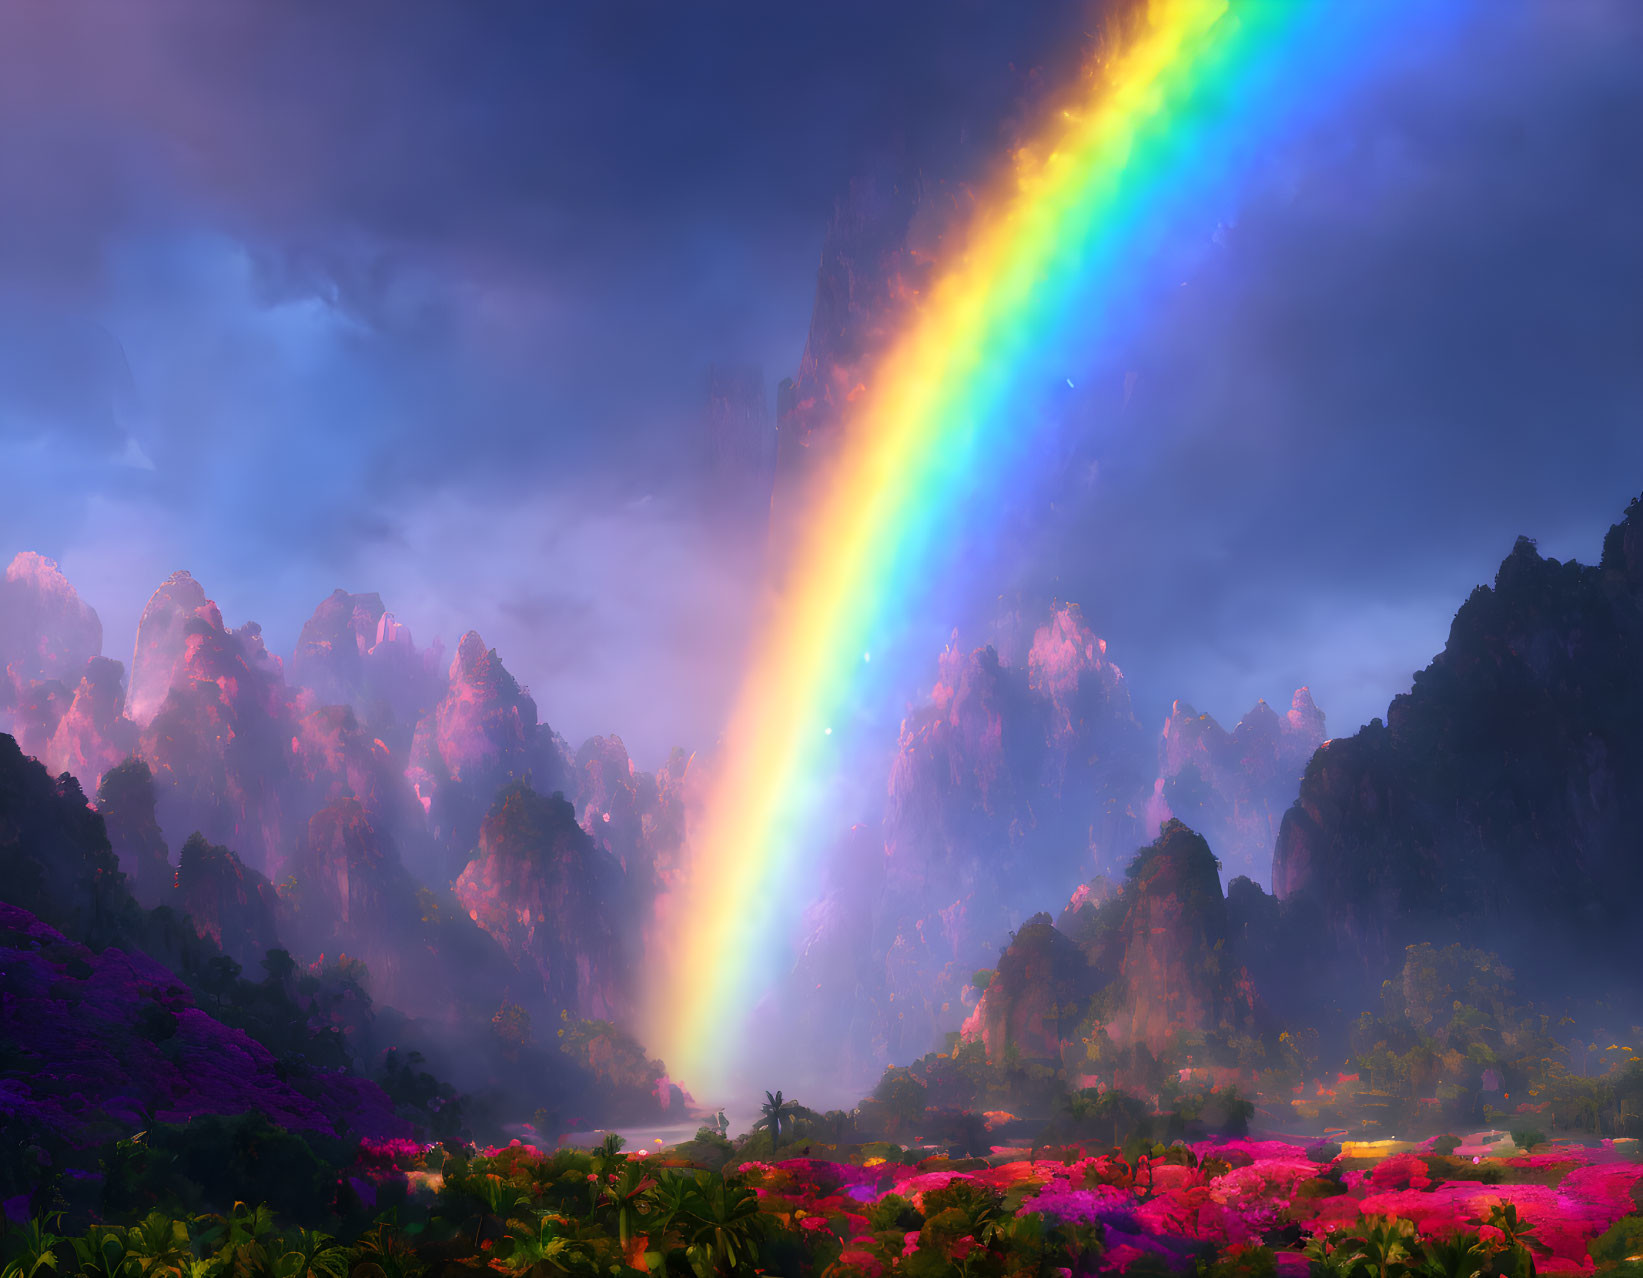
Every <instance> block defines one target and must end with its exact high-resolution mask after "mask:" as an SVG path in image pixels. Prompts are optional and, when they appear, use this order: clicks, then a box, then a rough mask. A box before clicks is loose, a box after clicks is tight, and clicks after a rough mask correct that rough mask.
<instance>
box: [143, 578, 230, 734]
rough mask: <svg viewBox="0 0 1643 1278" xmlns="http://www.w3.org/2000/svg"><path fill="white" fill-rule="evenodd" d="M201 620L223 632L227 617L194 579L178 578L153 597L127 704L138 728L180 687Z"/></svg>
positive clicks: (164, 584)
mask: <svg viewBox="0 0 1643 1278" xmlns="http://www.w3.org/2000/svg"><path fill="white" fill-rule="evenodd" d="M196 619H204V620H205V621H206V624H208V625H212V626H215V627H216V628H217V629H219V630H220V629H222V614H221V613H220V612H218V611H217V605H216V604H214V603H212V602H211V601H210V600H209V599H207V598H206V597H205V588H204V587H203V586H201V585H200V583H199V582H197V581H195V580H194V578H193V577H192V576H191V575H190V574H189V573H187V572H174V573H172V574H171V576H169V577H167V578H166V579H165V581H164V582H162V583H161V584H160V588H159V589H158V590H156V591H155V592H154V593H153V595H151V596H150V597H149V600H148V604H147V605H146V606H145V607H144V608H143V615H142V619H141V620H140V621H138V623H137V642H136V646H135V647H134V648H133V650H132V654H131V688H130V691H129V692H128V694H127V697H126V702H127V705H128V707H129V710H130V713H131V717H132V718H133V719H134V720H136V722H137V724H138V726H140V727H141V726H145V725H147V723H148V721H149V720H150V719H152V718H153V717H154V715H155V714H156V713H157V712H158V711H159V709H160V706H161V705H162V704H163V703H164V701H165V699H166V696H167V694H169V693H170V691H171V688H172V685H173V684H175V683H176V682H177V678H178V675H179V674H180V673H181V672H182V669H183V665H184V663H185V662H186V661H187V659H188V629H187V627H188V624H189V622H191V621H194V620H196Z"/></svg>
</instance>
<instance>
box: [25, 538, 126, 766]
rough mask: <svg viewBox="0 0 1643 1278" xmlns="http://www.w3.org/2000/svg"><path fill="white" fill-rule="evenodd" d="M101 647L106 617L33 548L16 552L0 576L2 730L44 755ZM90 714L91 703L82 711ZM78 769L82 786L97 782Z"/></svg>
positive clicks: (27, 749) (40, 756)
mask: <svg viewBox="0 0 1643 1278" xmlns="http://www.w3.org/2000/svg"><path fill="white" fill-rule="evenodd" d="M102 650H103V626H102V622H101V621H99V620H98V618H97V614H96V612H95V611H93V610H92V608H91V607H90V606H89V605H88V604H86V603H85V602H84V601H83V600H82V599H81V598H80V596H79V593H78V592H77V591H76V590H75V589H74V587H73V586H72V585H71V584H69V581H68V579H67V578H65V577H64V576H63V574H62V573H61V572H60V571H58V568H57V565H56V563H55V562H53V561H52V560H50V559H47V558H45V557H44V556H42V555H37V554H34V553H33V552H32V551H24V552H23V553H22V554H19V555H18V556H17V557H16V558H15V559H13V560H12V561H11V563H10V565H9V566H8V567H7V568H6V574H5V577H4V578H3V579H0V732H8V733H10V734H12V735H13V736H15V737H16V738H17V742H18V744H19V745H20V746H22V748H23V752H24V753H25V754H29V755H33V756H34V757H35V758H37V759H42V760H44V759H46V757H47V755H48V753H49V751H50V748H51V741H52V738H53V737H54V736H55V735H56V732H57V729H58V726H59V725H60V724H61V723H62V721H63V718H64V716H65V715H67V714H68V712H69V708H70V706H71V705H72V704H73V702H74V699H75V696H76V692H77V689H78V686H79V684H80V683H81V681H82V680H83V679H84V677H85V676H86V674H87V673H88V670H89V668H90V666H89V663H90V662H91V661H92V660H93V659H94V658H97V657H98V656H99V654H100V653H101V652H102ZM116 668H118V667H116ZM94 673H95V672H94ZM94 682H96V683H97V684H98V685H99V686H103V684H104V682H105V681H104V680H102V679H101V678H100V677H98V678H94ZM89 712H90V706H89V703H88V705H87V706H86V707H83V713H87V714H89ZM57 770H58V771H61V770H62V769H61V768H59V769H57ZM75 775H76V776H77V777H79V778H80V780H81V783H82V784H84V785H95V784H96V782H97V778H96V777H95V776H92V777H86V776H82V775H81V774H80V772H78V771H76V773H75Z"/></svg>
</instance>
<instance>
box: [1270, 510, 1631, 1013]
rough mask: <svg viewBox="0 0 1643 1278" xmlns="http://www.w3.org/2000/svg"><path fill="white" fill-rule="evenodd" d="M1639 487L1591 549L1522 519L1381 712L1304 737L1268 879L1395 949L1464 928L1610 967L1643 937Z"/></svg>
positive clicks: (1364, 940) (1342, 927)
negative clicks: (1344, 730) (1296, 790)
mask: <svg viewBox="0 0 1643 1278" xmlns="http://www.w3.org/2000/svg"><path fill="white" fill-rule="evenodd" d="M1640 781H1643V500H1639V501H1634V502H1633V503H1632V504H1631V506H1630V507H1629V508H1628V509H1627V511H1626V514H1625V517H1624V519H1623V520H1622V521H1621V522H1620V523H1619V524H1617V525H1616V526H1615V527H1614V528H1613V529H1611V531H1610V532H1609V535H1608V536H1607V538H1606V539H1605V540H1604V543H1603V554H1602V560H1601V562H1600V563H1599V564H1598V565H1597V566H1596V567H1588V566H1583V565H1581V564H1578V563H1575V562H1568V563H1559V562H1558V561H1556V560H1553V559H1547V558H1544V557H1542V556H1541V555H1540V553H1539V552H1538V551H1537V550H1536V548H1535V546H1534V544H1533V543H1532V542H1530V541H1528V540H1526V539H1521V538H1520V539H1519V541H1518V543H1517V545H1516V546H1515V547H1514V548H1513V549H1512V552H1511V554H1510V555H1508V556H1507V558H1506V560H1505V561H1504V562H1503V563H1502V564H1501V567H1500V572H1499V573H1498V574H1497V576H1496V578H1495V582H1494V585H1493V586H1492V587H1491V586H1480V587H1479V588H1478V589H1477V590H1476V591H1474V592H1473V594H1472V596H1471V598H1469V599H1468V600H1467V601H1466V603H1465V604H1464V605H1463V606H1462V608H1461V609H1460V611H1459V612H1458V613H1457V614H1456V616H1455V620H1454V624H1453V626H1452V627H1451V629H1450V633H1449V640H1448V643H1447V644H1446V645H1445V647H1444V650H1443V652H1442V653H1440V654H1439V655H1438V656H1437V657H1436V658H1435V659H1434V660H1433V662H1432V664H1431V665H1430V666H1428V667H1427V668H1426V669H1425V670H1423V671H1421V672H1420V673H1419V674H1417V675H1416V676H1415V679H1414V687H1413V689H1412V690H1411V691H1410V692H1409V693H1407V694H1404V695H1402V696H1399V697H1397V698H1395V699H1394V700H1393V702H1392V704H1391V707H1390V708H1389V710H1388V712H1387V717H1386V721H1385V722H1384V723H1383V722H1382V721H1380V720H1378V719H1377V720H1375V721H1374V722H1373V723H1371V724H1370V725H1369V726H1368V727H1366V728H1364V729H1363V730H1362V731H1360V732H1358V733H1357V734H1355V735H1354V736H1352V737H1349V738H1345V739H1341V740H1336V741H1333V742H1330V743H1329V744H1328V745H1327V746H1325V747H1324V748H1323V749H1321V750H1320V751H1318V753H1317V754H1316V755H1314V757H1313V759H1312V762H1311V763H1310V765H1309V766H1308V768H1307V772H1306V777H1305V780H1304V781H1303V783H1302V786H1301V792H1300V798H1299V799H1298V801H1297V802H1296V804H1295V805H1294V807H1293V808H1291V809H1290V811H1289V812H1288V814H1287V815H1286V816H1285V818H1284V822H1283V827H1282V831H1281V833H1280V837H1279V840H1278V844H1277V849H1276V852H1275V854H1274V857H1273V872H1272V877H1273V884H1274V887H1275V889H1276V891H1277V893H1278V895H1279V896H1280V897H1282V898H1284V899H1285V900H1286V902H1293V903H1296V904H1297V905H1305V906H1306V907H1308V908H1310V909H1311V910H1313V911H1316V912H1317V913H1318V915H1319V916H1321V918H1323V919H1324V920H1326V924H1327V928H1328V930H1329V932H1330V934H1331V935H1332V936H1333V938H1334V939H1335V941H1336V942H1337V943H1338V944H1340V945H1341V946H1342V947H1343V949H1344V950H1345V952H1346V953H1348V954H1350V955H1354V956H1356V957H1357V959H1358V960H1359V961H1360V962H1362V961H1367V962H1369V963H1370V964H1371V965H1373V966H1376V967H1379V968H1390V967H1391V966H1393V965H1394V964H1393V959H1394V958H1395V957H1396V956H1397V954H1398V953H1399V951H1400V950H1401V948H1402V947H1403V946H1404V945H1406V944H1409V943H1413V942H1416V941H1423V940H1432V941H1438V942H1442V941H1445V940H1450V939H1460V940H1466V941H1467V943H1469V944H1471V943H1476V938H1478V937H1483V936H1487V937H1488V939H1489V946H1488V948H1490V949H1492V950H1494V951H1496V952H1498V953H1500V954H1502V955H1503V956H1505V957H1506V958H1508V960H1509V961H1512V962H1513V963H1514V965H1515V966H1517V967H1518V969H1519V971H1520V973H1521V974H1522V975H1523V976H1524V977H1525V978H1526V979H1527V980H1533V978H1534V976H1535V974H1536V973H1541V974H1544V975H1550V974H1551V973H1554V972H1563V973H1565V974H1566V973H1567V972H1568V970H1569V969H1570V966H1575V967H1576V968H1577V969H1578V970H1579V971H1581V972H1582V973H1583V974H1584V976H1583V979H1584V980H1585V981H1586V982H1588V983H1597V984H1600V985H1601V984H1604V983H1605V982H1606V981H1608V980H1609V977H1608V976H1607V975H1606V974H1613V979H1614V980H1622V979H1623V978H1622V977H1621V976H1620V975H1619V974H1621V973H1624V972H1626V971H1628V970H1629V969H1630V967H1632V966H1634V965H1635V963H1636V961H1637V958H1638V956H1639V954H1640V952H1643V940H1640V938H1643V933H1640V932H1639V931H1638V929H1637V927H1636V920H1635V903H1636V901H1637V899H1638V896H1639V893H1640V891H1643V784H1639V782H1640Z"/></svg>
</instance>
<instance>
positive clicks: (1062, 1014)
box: [965, 914, 1103, 1064]
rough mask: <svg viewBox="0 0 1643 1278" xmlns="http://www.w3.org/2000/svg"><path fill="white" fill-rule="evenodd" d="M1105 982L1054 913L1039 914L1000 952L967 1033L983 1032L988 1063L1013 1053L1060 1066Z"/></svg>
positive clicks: (973, 1034) (982, 1037)
mask: <svg viewBox="0 0 1643 1278" xmlns="http://www.w3.org/2000/svg"><path fill="white" fill-rule="evenodd" d="M1102 983H1103V982H1102V980H1101V976H1100V973H1099V972H1098V971H1097V970H1096V969H1094V968H1092V967H1091V965H1090V961H1089V959H1088V958H1087V957H1086V955H1085V954H1084V952H1083V951H1082V950H1080V949H1079V947H1078V946H1077V945H1076V944H1074V943H1073V942H1072V940H1070V939H1069V938H1068V937H1066V936H1064V935H1063V934H1062V933H1061V932H1060V931H1059V930H1058V929H1057V928H1055V927H1054V926H1053V925H1052V924H1051V923H1050V916H1049V915H1048V914H1035V915H1034V916H1033V917H1032V918H1030V919H1028V920H1027V922H1026V923H1024V924H1022V926H1021V930H1020V931H1018V932H1017V933H1016V934H1015V936H1014V937H1012V938H1011V941H1010V945H1009V947H1008V948H1007V949H1006V950H1005V951H1004V952H1003V953H1002V954H1001V955H1000V956H999V959H998V967H997V970H996V971H995V972H994V973H993V976H992V980H991V981H990V983H989V984H988V986H987V989H986V991H985V992H984V993H983V994H982V996H981V1001H980V1003H979V1004H978V1005H977V1007H976V1011H975V1013H974V1015H973V1016H972V1017H971V1019H970V1021H969V1022H968V1023H967V1024H966V1026H965V1031H966V1033H968V1034H970V1035H972V1036H975V1035H979V1036H980V1038H981V1039H982V1041H983V1042H984V1043H985V1044H986V1047H987V1059H988V1060H989V1061H994V1062H1002V1061H1005V1060H1008V1059H1010V1058H1011V1057H1012V1056H1014V1057H1018V1058H1019V1059H1021V1060H1024V1061H1046V1062H1053V1063H1055V1064H1059V1063H1060V1061H1061V1054H1062V1048H1063V1044H1064V1043H1066V1042H1068V1041H1070V1040H1072V1039H1073V1038H1074V1036H1075V1035H1076V1032H1077V1029H1078V1025H1079V1022H1080V1020H1081V1019H1082V1017H1083V1015H1084V1008H1085V1004H1086V1003H1087V1002H1088V1001H1089V999H1090V997H1091V996H1092V995H1093V994H1095V992H1096V991H1097V990H1098V989H1099V988H1100V986H1101V984H1102Z"/></svg>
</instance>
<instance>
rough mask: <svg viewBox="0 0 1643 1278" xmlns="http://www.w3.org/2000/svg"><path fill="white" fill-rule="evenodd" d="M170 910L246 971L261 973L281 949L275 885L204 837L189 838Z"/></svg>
mask: <svg viewBox="0 0 1643 1278" xmlns="http://www.w3.org/2000/svg"><path fill="white" fill-rule="evenodd" d="M168 904H170V905H171V907H172V908H173V909H175V910H176V911H177V913H179V914H183V915H186V916H187V917H189V918H190V919H192V920H193V922H194V930H195V931H196V932H198V933H199V934H200V935H201V936H209V937H210V938H211V939H212V940H214V941H215V942H216V943H217V944H218V945H220V946H221V947H222V950H223V953H225V954H227V955H228V956H229V957H230V958H232V959H234V960H235V961H236V962H238V963H239V964H240V966H241V967H244V968H249V969H251V970H252V971H256V970H257V964H259V963H261V962H262V960H263V958H264V957H265V956H266V955H267V953H268V951H269V950H271V949H275V948H278V947H279V944H280V940H279V933H278V931H277V929H276V926H275V918H274V916H275V910H276V908H277V900H276V898H275V895H274V888H273V885H272V884H270V883H269V882H268V880H267V879H265V878H264V877H263V876H262V875H260V874H258V873H257V872H256V871H255V870H253V869H250V868H249V867H248V866H247V865H246V864H245V863H244V862H243V861H241V860H240V858H239V857H237V856H235V855H234V853H233V852H231V851H230V850H229V849H228V848H225V847H218V846H216V845H214V844H212V843H209V842H207V840H206V839H205V838H204V837H203V836H202V835H199V834H193V835H190V836H189V837H188V840H187V841H186V842H185V843H184V844H183V846H182V850H181V852H180V853H179V854H178V856H177V886H176V889H175V892H174V895H173V896H172V899H171V900H170V901H169V902H168Z"/></svg>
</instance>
